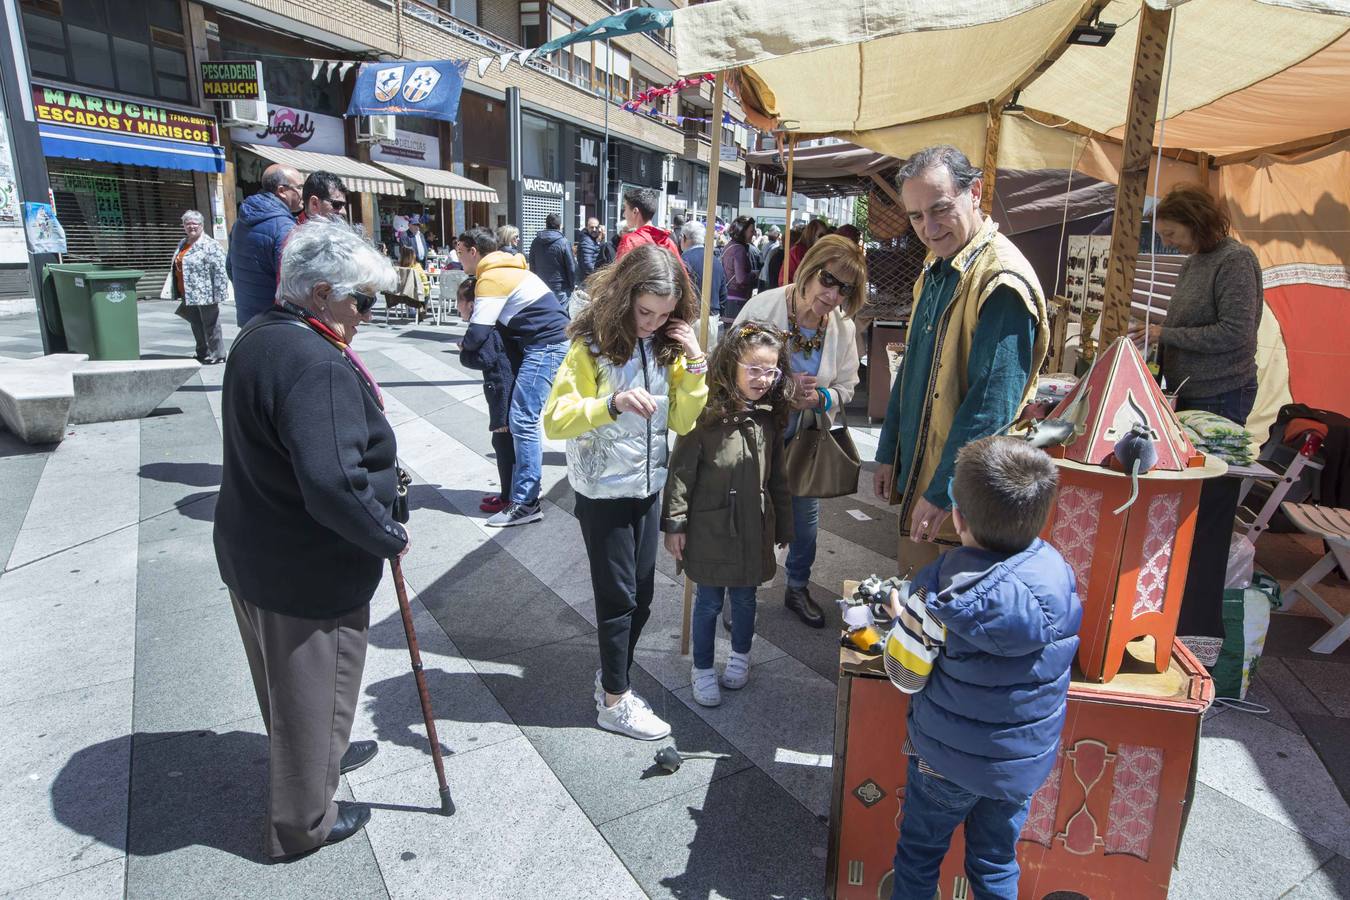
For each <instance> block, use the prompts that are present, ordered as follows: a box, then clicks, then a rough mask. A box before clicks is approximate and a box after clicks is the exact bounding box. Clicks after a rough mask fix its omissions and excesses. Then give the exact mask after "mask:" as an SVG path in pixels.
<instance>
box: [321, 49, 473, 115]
mask: <svg viewBox="0 0 1350 900" xmlns="http://www.w3.org/2000/svg"><path fill="white" fill-rule="evenodd" d="M468 66H469V63H468V61H467V60H457V59H441V60H427V61H417V62H395V63H361V68H360V69H358V70H357V73H356V89H355V90H354V91H352V102H351V105H350V106H348V107H347V115H349V116H380V115H398V116H423V117H426V118H430V119H444V120H445V121H447V122H453V121H455V119H456V117H458V115H459V95H460V92H461V91H462V90H463V89H464V72H465V70H466V69H468Z"/></svg>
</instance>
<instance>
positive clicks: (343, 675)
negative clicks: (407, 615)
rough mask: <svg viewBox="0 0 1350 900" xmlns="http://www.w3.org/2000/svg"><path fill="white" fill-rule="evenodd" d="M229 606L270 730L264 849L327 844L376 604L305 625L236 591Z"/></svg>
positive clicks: (284, 852) (286, 850)
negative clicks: (263, 606) (253, 602)
mask: <svg viewBox="0 0 1350 900" xmlns="http://www.w3.org/2000/svg"><path fill="white" fill-rule="evenodd" d="M230 601H231V602H232V603H233V604H234V617H235V620H236V621H237V622H238V623H239V636H240V637H241V638H243V641H244V654H245V655H246V656H247V657H248V667H249V671H250V672H252V674H253V690H254V692H255V693H256V694H257V695H258V708H259V709H260V710H261V711H262V718H263V724H264V725H265V726H266V727H267V736H268V784H267V821H266V825H265V828H264V832H263V850H264V852H265V853H266V854H267V855H268V856H271V857H279V856H290V855H291V854H294V853H303V852H305V851H306V850H311V849H313V848H315V847H317V846H319V845H320V844H322V843H323V842H324V840H325V839H326V838H327V837H328V832H329V831H331V830H332V829H333V822H334V821H335V820H336V819H337V803H336V802H335V801H334V800H333V795H334V794H336V793H337V788H338V777H339V775H340V771H339V769H340V767H341V762H342V754H344V753H346V752H347V741H348V740H349V738H350V737H351V733H352V718H353V716H354V715H355V712H356V702H357V700H358V698H359V695H360V692H361V672H362V670H363V669H364V668H365V664H366V631H367V629H368V628H369V627H370V604H363V605H362V606H359V607H357V608H356V609H354V610H352V611H351V612H349V613H347V614H346V615H344V616H341V617H340V618H337V619H300V618H296V617H295V616H286V615H282V614H281V613H275V612H270V611H268V610H265V609H260V608H259V607H256V606H254V605H253V604H251V603H249V602H247V601H245V600H244V599H242V598H241V597H239V596H237V595H236V594H235V593H234V591H230Z"/></svg>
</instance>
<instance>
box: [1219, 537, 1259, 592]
mask: <svg viewBox="0 0 1350 900" xmlns="http://www.w3.org/2000/svg"><path fill="white" fill-rule="evenodd" d="M1255 563H1256V545H1255V544H1253V543H1252V542H1251V539H1250V538H1248V537H1247V536H1246V535H1245V534H1235V535H1233V539H1232V540H1231V541H1229V542H1228V570H1227V571H1226V572H1225V573H1224V577H1223V587H1224V590H1239V591H1240V590H1245V589H1246V588H1247V587H1248V586H1249V585H1250V584H1251V583H1252V567H1253V565H1254V564H1255Z"/></svg>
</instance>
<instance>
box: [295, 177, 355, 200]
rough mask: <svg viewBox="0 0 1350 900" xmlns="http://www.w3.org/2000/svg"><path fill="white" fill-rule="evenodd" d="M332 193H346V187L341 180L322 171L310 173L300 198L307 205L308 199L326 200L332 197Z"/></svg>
mask: <svg viewBox="0 0 1350 900" xmlns="http://www.w3.org/2000/svg"><path fill="white" fill-rule="evenodd" d="M333 191H338V192H339V193H341V194H344V195H345V194H346V193H347V187H346V185H344V184H343V183H342V179H341V178H339V177H338V176H336V175H334V174H333V173H332V172H325V171H323V170H322V169H321V170H319V171H318V172H310V173H309V177H308V178H306V179H305V187H304V190H303V191H301V193H300V196H301V198H302V199H303V200H304V202H305V203H309V198H310V197H318V198H319V199H320V200H328V199H331V198H332V196H333Z"/></svg>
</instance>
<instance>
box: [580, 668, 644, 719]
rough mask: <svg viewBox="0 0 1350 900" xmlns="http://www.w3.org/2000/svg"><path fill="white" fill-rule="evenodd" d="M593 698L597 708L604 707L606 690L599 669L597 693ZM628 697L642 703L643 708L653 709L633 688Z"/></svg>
mask: <svg viewBox="0 0 1350 900" xmlns="http://www.w3.org/2000/svg"><path fill="white" fill-rule="evenodd" d="M593 696H594V697H595V702H596V705H597V706H602V705H604V702H605V688H604V685H602V684H601V683H600V670H599V669H596V670H595V693H594V694H593ZM628 696H630V697H632V698H633V699H634V700H636V701H637V702H638V703H641V704H642V705H643V706H645V707H647V709H651V708H652V705H651V704H650V703H648V702H647V701H646V700H645V699H643V698H642V697H639V696H638V692H637V691H635V690H633V689H632V688H629V689H628Z"/></svg>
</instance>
